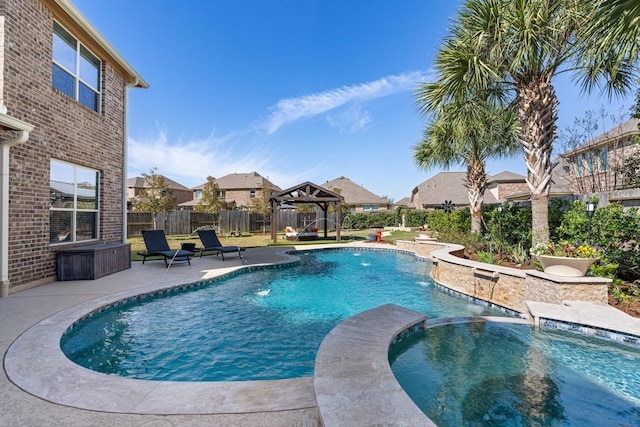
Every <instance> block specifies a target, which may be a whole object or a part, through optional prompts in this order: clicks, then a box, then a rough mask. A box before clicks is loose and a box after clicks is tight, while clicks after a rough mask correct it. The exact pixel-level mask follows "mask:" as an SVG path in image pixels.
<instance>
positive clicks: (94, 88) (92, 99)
mask: <svg viewBox="0 0 640 427" xmlns="http://www.w3.org/2000/svg"><path fill="white" fill-rule="evenodd" d="M52 85H53V87H54V88H55V89H58V90H59V91H60V92H63V93H64V94H66V95H67V96H69V97H70V98H73V99H75V100H76V101H78V102H79V103H81V104H82V105H84V106H85V107H87V108H90V109H92V110H93V111H99V106H100V60H99V59H98V58H96V57H95V56H94V55H93V54H92V53H91V52H89V50H88V49H87V48H86V47H84V46H83V45H82V44H80V42H79V41H78V40H76V39H75V38H74V37H73V36H72V35H71V34H69V33H68V32H67V31H66V30H65V29H64V28H62V26H61V25H60V24H58V23H57V22H54V23H53V65H52Z"/></svg>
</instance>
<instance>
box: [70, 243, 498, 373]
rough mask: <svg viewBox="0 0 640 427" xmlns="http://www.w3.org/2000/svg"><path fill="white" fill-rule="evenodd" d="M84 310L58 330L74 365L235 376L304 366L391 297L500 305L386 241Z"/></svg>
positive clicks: (448, 305) (432, 312)
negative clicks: (465, 295) (477, 297)
mask: <svg viewBox="0 0 640 427" xmlns="http://www.w3.org/2000/svg"><path fill="white" fill-rule="evenodd" d="M297 255H298V256H299V257H300V262H299V263H297V264H295V265H293V266H290V267H286V268H278V269H258V270H254V271H251V272H243V273H240V274H237V275H235V276H233V277H229V278H225V279H223V280H216V281H212V282H209V283H206V284H203V285H201V286H198V287H194V288H189V289H185V290H181V291H175V292H171V293H167V294H163V295H157V296H153V297H146V298H142V299H139V300H136V301H131V302H126V303H123V304H120V305H117V306H115V307H113V308H110V309H107V310H104V311H102V312H99V313H94V314H93V315H92V316H90V317H88V318H87V319H84V320H83V321H81V322H79V323H78V324H76V325H75V326H74V327H73V328H72V329H70V330H69V331H68V332H67V333H66V334H65V335H64V336H63V338H62V340H61V347H62V350H63V351H64V353H65V354H66V355H67V357H69V358H70V359H71V360H73V361H75V362H76V363H78V364H80V365H81V366H84V367H87V368H89V369H93V370H96V371H98V372H103V373H109V374H116V375H120V376H124V377H128V378H137V379H151V380H166V381H243V380H270V379H283V378H298V377H305V376H311V375H312V374H313V365H314V360H315V354H316V351H317V349H318V347H319V346H320V343H321V341H322V339H323V338H324V337H325V336H326V334H327V333H329V331H331V329H332V328H333V327H334V326H335V325H337V324H338V323H339V322H340V321H342V320H344V319H346V318H348V317H350V316H353V315H354V314H357V313H360V312H362V311H364V310H367V309H369V308H372V307H375V306H378V305H382V304H386V303H394V304H397V305H401V306H404V307H407V308H411V309H414V310H417V311H421V312H424V313H426V314H427V315H428V316H429V317H432V318H433V317H451V316H468V315H480V314H493V315H496V314H498V315H499V314H502V313H500V312H497V311H496V310H489V309H487V308H484V307H480V306H477V305H472V304H470V303H469V302H467V301H466V300H463V299H460V298H457V297H454V296H452V295H449V294H448V293H446V292H443V291H441V290H439V289H438V288H436V286H434V284H433V282H432V281H431V279H430V278H429V276H428V271H429V268H430V263H429V262H427V261H424V260H419V259H418V258H416V257H415V256H413V255H408V254H403V253H398V252H395V251H380V250H376V251H368V250H362V249H358V250H352V249H337V250H322V251H311V252H301V253H298V254H297Z"/></svg>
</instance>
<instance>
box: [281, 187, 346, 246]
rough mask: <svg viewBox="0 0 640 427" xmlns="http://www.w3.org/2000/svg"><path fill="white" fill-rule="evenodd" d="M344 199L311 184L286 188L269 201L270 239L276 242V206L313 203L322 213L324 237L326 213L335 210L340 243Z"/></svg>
mask: <svg viewBox="0 0 640 427" xmlns="http://www.w3.org/2000/svg"><path fill="white" fill-rule="evenodd" d="M343 200H344V197H342V196H341V195H339V194H337V193H334V192H332V191H329V190H327V189H326V188H323V187H320V186H319V185H316V184H313V183H311V182H308V181H307V182H303V183H302V184H298V185H296V186H293V187H290V188H287V189H286V190H283V191H281V192H279V193H277V194H275V195H273V196H271V198H270V199H269V201H270V202H271V239H272V240H273V243H277V242H278V206H281V205H283V204H294V205H295V204H297V203H313V204H315V205H318V206H319V207H320V209H322V211H323V212H324V221H325V224H324V237H325V238H326V237H327V211H328V209H329V206H331V205H333V206H335V210H336V218H337V219H338V220H337V221H336V241H337V242H340V216H341V213H342V212H341V211H342V201H343Z"/></svg>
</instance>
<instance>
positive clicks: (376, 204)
mask: <svg viewBox="0 0 640 427" xmlns="http://www.w3.org/2000/svg"><path fill="white" fill-rule="evenodd" d="M321 187H323V188H326V189H327V190H329V191H332V192H334V193H337V194H340V195H341V196H342V197H344V204H345V205H347V206H349V211H350V212H351V213H358V212H365V213H371V212H379V211H388V210H389V209H390V207H391V201H390V200H389V199H387V198H384V197H380V196H377V195H375V194H373V193H372V192H371V191H369V190H367V189H366V188H364V187H363V186H361V185H358V184H356V183H355V182H353V181H351V180H350V179H349V178H345V177H344V176H341V177H339V178H336V179H334V180H332V181H327V182H325V183H324V184H322V185H321ZM345 210H346V209H345Z"/></svg>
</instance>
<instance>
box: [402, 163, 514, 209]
mask: <svg viewBox="0 0 640 427" xmlns="http://www.w3.org/2000/svg"><path fill="white" fill-rule="evenodd" d="M525 181H526V177H524V176H523V175H519V174H517V173H514V172H510V171H504V172H501V173H499V174H496V175H493V176H489V177H488V178H487V184H492V183H498V184H504V183H509V182H517V183H524V182H525ZM466 182H467V173H466V172H440V173H439V174H437V175H434V176H433V177H431V178H429V179H428V180H426V181H424V182H423V183H421V184H419V185H418V186H417V187H415V188H414V189H413V193H414V194H415V193H416V192H419V193H420V203H421V204H422V205H427V206H439V205H442V204H443V203H444V201H445V200H450V201H451V203H453V204H454V205H458V206H468V205H469V191H468V189H467V184H466ZM483 203H488V204H491V203H498V200H497V199H496V198H495V196H494V195H493V193H491V192H490V191H486V192H485V193H484V201H483Z"/></svg>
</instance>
